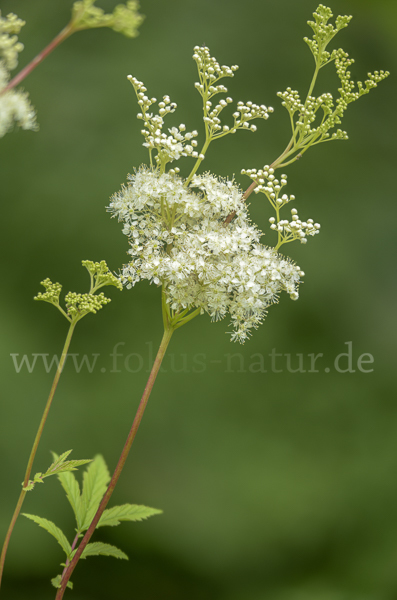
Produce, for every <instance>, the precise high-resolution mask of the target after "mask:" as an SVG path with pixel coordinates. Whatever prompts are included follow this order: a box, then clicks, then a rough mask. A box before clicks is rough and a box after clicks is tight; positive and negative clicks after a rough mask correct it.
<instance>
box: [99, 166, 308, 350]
mask: <svg viewBox="0 0 397 600" xmlns="http://www.w3.org/2000/svg"><path fill="white" fill-rule="evenodd" d="M192 188H196V190H198V191H194V190H193V189H192ZM241 196H242V192H241V190H240V189H239V188H238V187H237V186H236V184H235V183H234V182H232V181H228V180H223V179H218V178H217V177H215V176H214V175H212V174H209V173H206V174H204V175H200V176H194V177H193V179H192V181H191V184H190V186H186V182H184V180H183V179H181V178H180V177H178V176H177V175H176V174H170V173H163V174H160V173H159V171H157V170H153V169H149V168H147V167H142V168H141V169H140V170H139V171H137V172H136V173H135V174H134V175H130V176H129V183H128V185H126V186H124V187H123V188H122V189H121V191H120V192H118V193H116V194H115V195H114V196H113V197H112V198H111V202H110V206H109V211H110V212H112V213H113V215H114V216H117V217H118V219H119V220H120V221H122V222H123V223H124V227H123V233H124V234H125V235H127V236H128V238H129V241H130V245H131V248H130V250H129V253H130V255H131V262H130V263H129V264H127V265H125V266H124V267H123V270H122V273H121V281H122V283H123V284H124V285H126V287H127V288H131V287H132V286H134V285H135V284H136V283H137V282H138V281H140V280H142V279H147V280H149V281H150V282H153V283H154V284H156V285H162V286H163V289H164V291H165V294H166V298H167V302H168V305H169V307H170V308H171V309H172V310H173V311H175V312H179V311H186V309H200V310H201V312H202V313H203V312H207V313H208V314H209V315H210V316H211V317H212V318H213V319H222V318H223V317H225V316H226V314H227V313H229V314H230V316H231V319H232V324H233V327H234V332H233V333H232V339H233V340H238V341H240V342H244V341H245V340H246V339H247V337H248V335H249V333H250V330H251V329H252V328H253V327H254V328H256V327H257V326H258V325H259V323H261V321H262V319H263V318H264V316H265V315H266V312H267V309H268V307H269V306H270V305H272V304H274V303H276V302H277V301H278V296H279V294H280V292H281V291H283V290H284V291H286V292H287V293H288V294H289V295H290V297H291V298H292V299H294V300H295V299H297V298H298V285H299V282H300V278H301V277H302V276H303V275H304V273H303V272H302V271H301V270H300V268H299V267H298V266H297V265H295V264H294V263H293V262H292V261H291V260H289V259H288V258H286V257H284V256H282V255H280V254H277V252H276V251H275V250H274V249H273V248H268V247H266V246H263V245H262V244H260V238H261V236H262V232H261V231H260V230H259V229H258V228H257V227H256V226H255V225H253V224H252V223H251V222H250V220H249V217H248V214H247V208H246V205H245V203H244V202H242V201H241ZM232 212H235V213H236V218H235V219H234V220H233V221H232V223H231V224H230V225H228V226H225V219H226V218H227V216H228V215H229V214H230V213H232Z"/></svg>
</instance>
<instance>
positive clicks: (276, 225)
mask: <svg viewBox="0 0 397 600" xmlns="http://www.w3.org/2000/svg"><path fill="white" fill-rule="evenodd" d="M241 174H242V175H247V176H248V177H250V179H252V181H255V182H256V183H257V186H256V188H255V190H254V192H255V193H256V194H259V193H263V194H265V196H266V197H267V199H268V200H269V202H270V204H271V206H272V207H273V208H274V209H275V211H276V217H271V218H270V219H269V222H270V229H272V230H273V231H277V233H278V244H277V248H279V247H280V246H282V244H286V243H288V242H292V241H294V240H299V241H300V242H301V243H302V244H306V242H307V236H308V235H311V236H313V235H316V234H317V233H319V230H320V224H319V223H314V221H313V219H307V221H301V220H300V219H299V216H298V211H297V210H296V208H293V209H292V210H291V214H292V219H291V221H288V220H286V219H280V217H279V214H280V209H281V208H283V206H285V205H286V204H288V203H289V202H292V201H293V200H295V196H293V195H292V194H291V195H289V196H288V195H287V194H282V192H281V190H282V189H283V187H285V186H286V185H287V175H285V173H283V174H282V175H281V176H280V179H276V177H275V175H274V169H273V168H272V167H270V166H269V165H265V166H264V167H263V168H262V169H258V170H256V169H242V171H241Z"/></svg>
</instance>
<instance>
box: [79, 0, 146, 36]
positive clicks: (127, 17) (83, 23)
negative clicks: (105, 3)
mask: <svg viewBox="0 0 397 600" xmlns="http://www.w3.org/2000/svg"><path fill="white" fill-rule="evenodd" d="M138 9H139V3H138V2H136V1H135V0H129V1H128V2H126V4H118V5H117V6H116V7H115V9H114V10H113V13H112V14H106V13H105V11H104V10H102V8H98V7H97V6H95V0H77V1H76V2H74V4H73V8H72V25H73V29H74V30H75V31H81V30H82V29H94V28H97V27H109V28H110V29H113V31H117V32H118V33H122V34H123V35H125V36H126V37H130V38H133V37H136V36H137V35H138V28H139V26H140V25H141V23H142V21H143V16H142V15H140V14H139V13H138Z"/></svg>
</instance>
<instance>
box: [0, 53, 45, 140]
mask: <svg viewBox="0 0 397 600" xmlns="http://www.w3.org/2000/svg"><path fill="white" fill-rule="evenodd" d="M7 83H8V72H7V69H6V68H5V66H4V63H2V62H1V61H0V137H3V136H4V135H5V134H6V133H7V132H8V131H9V130H10V129H12V127H13V125H14V124H16V125H19V126H20V127H22V129H33V130H35V129H37V124H36V113H35V111H34V108H33V106H32V105H31V104H30V101H29V96H28V94H27V93H26V92H22V91H20V90H15V89H11V90H8V91H6V92H3V93H2V90H4V88H5V87H6V85H7Z"/></svg>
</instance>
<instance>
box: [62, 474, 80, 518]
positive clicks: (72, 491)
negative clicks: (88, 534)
mask: <svg viewBox="0 0 397 600" xmlns="http://www.w3.org/2000/svg"><path fill="white" fill-rule="evenodd" d="M58 479H59V481H60V482H61V485H62V487H63V489H64V490H65V492H66V497H67V499H68V500H69V503H70V506H71V507H72V509H73V512H74V516H75V517H76V523H77V529H78V530H80V528H81V526H82V525H83V519H84V510H83V508H82V504H81V497H80V486H79V482H78V481H77V479H76V477H75V476H74V475H73V473H72V472H70V471H69V472H67V473H58Z"/></svg>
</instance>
